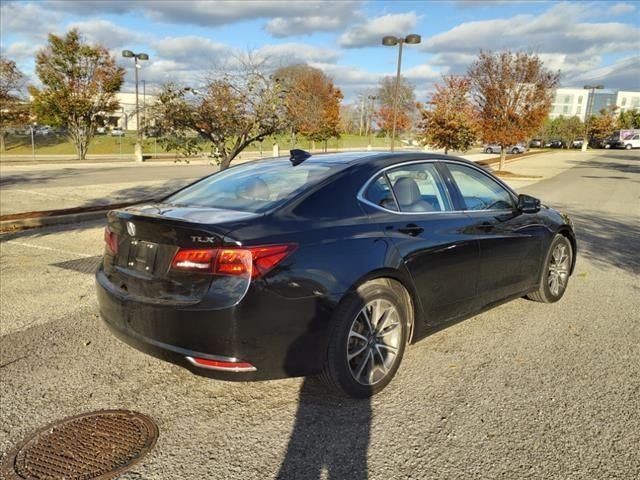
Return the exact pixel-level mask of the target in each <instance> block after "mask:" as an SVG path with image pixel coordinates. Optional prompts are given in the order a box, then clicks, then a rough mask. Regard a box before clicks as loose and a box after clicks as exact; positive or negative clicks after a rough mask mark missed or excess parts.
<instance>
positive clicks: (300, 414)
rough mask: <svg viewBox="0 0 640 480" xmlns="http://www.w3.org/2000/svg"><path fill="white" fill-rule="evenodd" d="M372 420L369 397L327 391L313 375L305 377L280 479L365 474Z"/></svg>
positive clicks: (333, 479) (360, 478)
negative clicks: (349, 396) (355, 397)
mask: <svg viewBox="0 0 640 480" xmlns="http://www.w3.org/2000/svg"><path fill="white" fill-rule="evenodd" d="M370 425H371V402H370V399H364V400H354V399H349V398H345V397H341V396H338V395H337V394H333V393H331V392H328V390H327V387H325V386H324V385H323V384H322V383H321V382H320V381H319V380H318V379H317V378H314V377H307V378H305V380H304V382H303V384H302V388H301V390H300V399H299V402H298V411H297V413H296V420H295V425H294V427H293V431H292V433H291V436H290V438H289V444H288V446H287V452H286V455H285V458H284V461H283V462H282V465H281V466H280V470H279V472H278V475H277V476H276V478H277V479H278V480H298V479H305V480H316V479H318V480H319V479H328V480H342V479H350V480H365V479H367V478H368V469H367V450H368V447H369V436H370V431H369V430H370Z"/></svg>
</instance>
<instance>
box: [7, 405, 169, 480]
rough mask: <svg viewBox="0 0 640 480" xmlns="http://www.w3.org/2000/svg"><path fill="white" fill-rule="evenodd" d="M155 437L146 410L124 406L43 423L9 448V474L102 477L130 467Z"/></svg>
mask: <svg viewBox="0 0 640 480" xmlns="http://www.w3.org/2000/svg"><path fill="white" fill-rule="evenodd" d="M157 438H158V427H157V426H156V424H155V423H154V422H153V421H152V420H151V419H150V418H149V417H147V416H146V415H142V414H140V413H136V412H130V411H127V410H103V411H99V412H92V413H85V414H83V415H78V416H75V417H70V418H66V419H64V420H62V421H59V422H56V423H53V424H51V425H48V426H47V427H45V428H43V429H41V430H39V431H37V432H36V433H35V434H34V435H33V436H31V437H29V438H28V439H27V440H26V441H25V442H24V443H23V444H22V445H21V446H20V447H18V448H16V449H15V450H14V451H13V452H11V453H10V454H9V455H8V456H7V458H6V460H5V465H4V468H3V472H2V473H3V475H0V476H2V477H4V476H5V475H6V478H8V479H30V480H45V479H46V480H55V479H64V480H92V479H107V478H112V477H113V476H114V475H116V474H119V473H122V472H123V471H125V470H128V469H129V468H131V467H132V466H133V465H134V464H135V463H137V462H138V461H139V460H140V459H141V458H142V457H144V456H145V455H146V454H147V453H148V452H149V450H151V449H152V448H153V446H154V445H155V443H156V439H157Z"/></svg>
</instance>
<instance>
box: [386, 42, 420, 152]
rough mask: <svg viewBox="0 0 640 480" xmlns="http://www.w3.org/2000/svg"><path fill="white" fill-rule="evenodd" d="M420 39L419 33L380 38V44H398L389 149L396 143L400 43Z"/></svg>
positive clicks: (412, 43)
mask: <svg viewBox="0 0 640 480" xmlns="http://www.w3.org/2000/svg"><path fill="white" fill-rule="evenodd" d="M421 41H422V37H420V35H416V34H415V33H411V34H409V35H407V36H406V37H404V38H399V37H394V36H386V37H383V38H382V45H384V46H385V47H393V46H395V45H398V71H397V73H396V85H395V89H394V90H395V91H394V94H393V127H392V133H391V151H392V152H393V151H394V150H395V143H396V120H397V117H398V92H399V89H400V68H401V66H402V45H403V44H405V43H407V44H409V45H415V44H418V43H420V42H421Z"/></svg>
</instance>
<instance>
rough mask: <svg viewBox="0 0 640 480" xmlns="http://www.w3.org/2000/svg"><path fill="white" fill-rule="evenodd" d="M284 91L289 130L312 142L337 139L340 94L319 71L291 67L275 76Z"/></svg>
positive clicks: (302, 67) (284, 68)
mask: <svg viewBox="0 0 640 480" xmlns="http://www.w3.org/2000/svg"><path fill="white" fill-rule="evenodd" d="M274 76H275V77H276V78H277V79H278V80H279V81H280V82H282V83H283V85H284V88H285V92H286V95H285V105H286V108H287V114H288V117H289V120H290V122H291V128H292V129H293V131H294V132H295V133H297V134H300V135H303V136H305V137H307V138H308V139H309V140H313V141H324V140H328V139H329V138H331V137H339V136H340V102H341V101H342V98H343V95H342V92H341V91H340V89H338V88H336V87H335V86H334V84H333V82H332V81H331V79H330V78H329V77H327V76H326V75H325V74H324V73H323V72H322V71H321V70H319V69H317V68H313V67H310V66H308V65H291V66H288V67H283V68H281V69H279V70H278V71H276V73H275V75H274Z"/></svg>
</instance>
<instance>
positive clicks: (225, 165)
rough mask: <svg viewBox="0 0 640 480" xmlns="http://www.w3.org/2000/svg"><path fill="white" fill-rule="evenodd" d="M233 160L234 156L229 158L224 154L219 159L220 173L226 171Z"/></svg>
mask: <svg viewBox="0 0 640 480" xmlns="http://www.w3.org/2000/svg"><path fill="white" fill-rule="evenodd" d="M234 158H235V155H234V156H233V157H231V155H229V154H228V153H227V154H224V155H222V156H221V157H220V171H222V170H226V169H227V168H229V167H230V166H231V161H232V160H233V159H234Z"/></svg>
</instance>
